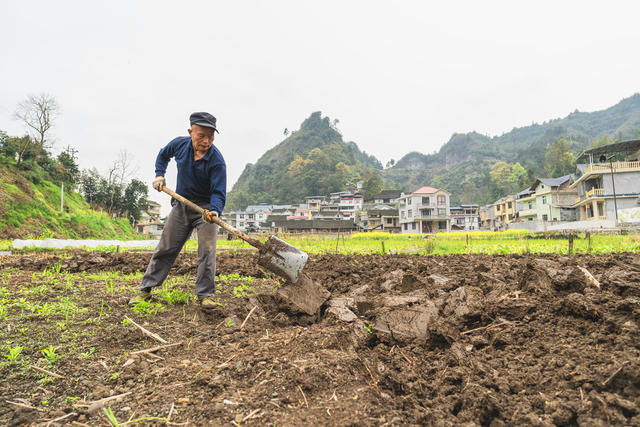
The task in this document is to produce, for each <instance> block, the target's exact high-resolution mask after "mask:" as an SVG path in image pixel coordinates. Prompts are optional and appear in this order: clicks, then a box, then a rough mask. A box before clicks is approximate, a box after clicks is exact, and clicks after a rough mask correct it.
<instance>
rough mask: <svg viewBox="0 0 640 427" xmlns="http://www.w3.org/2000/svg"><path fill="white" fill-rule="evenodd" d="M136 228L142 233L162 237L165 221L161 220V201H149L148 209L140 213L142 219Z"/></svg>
mask: <svg viewBox="0 0 640 427" xmlns="http://www.w3.org/2000/svg"><path fill="white" fill-rule="evenodd" d="M135 228H136V230H137V231H138V233H140V234H144V235H146V236H152V237H160V235H161V234H162V230H163V229H164V222H162V221H161V220H160V203H156V202H154V201H149V202H148V203H147V209H146V210H145V211H144V212H142V213H141V214H140V220H139V221H138V223H137V224H136V226H135Z"/></svg>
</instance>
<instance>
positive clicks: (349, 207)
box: [338, 194, 364, 219]
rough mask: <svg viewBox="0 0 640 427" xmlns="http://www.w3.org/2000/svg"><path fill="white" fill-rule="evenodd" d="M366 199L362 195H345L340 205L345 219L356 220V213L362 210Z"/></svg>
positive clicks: (341, 198) (341, 197)
mask: <svg viewBox="0 0 640 427" xmlns="http://www.w3.org/2000/svg"><path fill="white" fill-rule="evenodd" d="M363 203H364V197H363V196H362V195H361V194H345V195H342V196H340V203H339V204H338V206H339V210H340V214H341V215H342V218H344V219H355V218H356V212H357V211H361V210H362V205H363Z"/></svg>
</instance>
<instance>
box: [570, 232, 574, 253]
mask: <svg viewBox="0 0 640 427" xmlns="http://www.w3.org/2000/svg"><path fill="white" fill-rule="evenodd" d="M572 253H573V233H569V255H571V254H572Z"/></svg>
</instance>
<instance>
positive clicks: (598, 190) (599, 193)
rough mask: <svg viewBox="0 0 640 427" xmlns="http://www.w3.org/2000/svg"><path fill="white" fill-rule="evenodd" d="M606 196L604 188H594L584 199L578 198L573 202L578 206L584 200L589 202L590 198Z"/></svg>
mask: <svg viewBox="0 0 640 427" xmlns="http://www.w3.org/2000/svg"><path fill="white" fill-rule="evenodd" d="M603 196H604V188H592V189H591V190H589V191H587V192H586V193H585V194H584V197H580V196H578V197H576V198H575V200H574V201H573V204H574V205H577V204H578V203H580V202H581V201H583V200H587V199H588V198H589V197H603Z"/></svg>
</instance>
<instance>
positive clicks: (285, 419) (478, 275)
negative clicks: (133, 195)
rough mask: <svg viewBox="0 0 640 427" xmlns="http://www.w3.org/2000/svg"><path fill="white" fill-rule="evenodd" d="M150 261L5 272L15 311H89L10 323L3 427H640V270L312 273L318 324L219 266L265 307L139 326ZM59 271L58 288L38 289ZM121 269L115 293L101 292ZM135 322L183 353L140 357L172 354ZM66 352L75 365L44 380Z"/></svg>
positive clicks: (252, 303) (636, 263)
mask: <svg viewBox="0 0 640 427" xmlns="http://www.w3.org/2000/svg"><path fill="white" fill-rule="evenodd" d="M148 257H149V255H148V254H131V253H124V254H100V253H85V252H80V251H74V252H71V253H64V254H63V253H57V254H50V253H31V254H24V255H12V256H3V257H0V274H2V276H1V277H2V284H1V286H2V287H3V288H4V289H5V291H4V292H5V297H7V298H8V297H9V296H7V295H6V294H10V295H11V296H12V297H14V298H16V297H17V296H18V294H19V293H24V292H26V291H24V289H27V284H28V285H29V286H31V287H32V288H33V287H34V286H36V285H37V286H39V287H40V288H37V289H42V291H41V292H40V293H38V292H35V293H29V295H30V297H31V298H36V299H38V301H40V303H42V302H45V301H50V302H52V303H53V302H54V301H59V300H60V298H61V297H64V296H65V295H71V293H72V290H73V289H76V290H77V293H76V295H78V296H79V297H78V298H79V299H78V301H81V306H82V308H86V309H87V310H85V311H82V310H79V311H78V312H77V313H75V312H74V313H75V314H74V317H73V319H72V320H71V319H68V321H67V323H64V324H63V326H61V327H58V329H56V326H55V325H56V322H60V321H61V320H64V318H65V317H64V315H62V314H52V315H41V314H38V313H35V312H34V313H33V314H29V315H27V314H25V312H24V311H23V312H20V311H19V310H18V309H17V308H16V306H15V305H14V306H10V307H8V312H7V313H6V314H5V318H3V319H2V324H3V325H2V338H3V344H4V345H3V354H4V353H5V348H6V347H7V345H8V344H11V345H16V344H19V343H24V344H23V345H24V347H25V349H24V351H23V354H24V358H25V359H27V360H28V363H25V362H23V363H17V362H16V363H9V362H7V359H6V358H4V357H3V360H4V362H3V364H2V365H1V370H0V376H1V377H2V386H1V387H0V401H2V404H1V405H0V424H3V425H22V424H37V423H43V424H46V423H47V422H48V421H50V420H53V419H56V418H61V417H64V416H65V415H68V414H71V415H69V416H67V417H66V418H64V419H62V420H61V421H59V423H60V424H63V423H66V424H70V423H71V422H75V423H84V424H90V425H108V422H107V417H106V415H105V412H104V411H103V408H102V407H108V408H111V409H112V411H113V414H114V416H115V418H117V419H118V420H119V421H120V422H124V421H127V420H129V419H132V420H139V421H138V422H140V423H142V424H145V425H149V424H151V425H153V424H157V425H166V424H172V425H187V423H188V425H202V424H215V425H221V424H222V425H232V424H235V425H267V424H268V425H309V424H316V425H331V424H333V425H402V424H420V425H469V426H471V425H484V426H500V425H581V426H594V425H596V426H597V425H640V358H639V355H640V256H638V255H630V254H615V255H609V256H572V257H564V256H557V255H548V256H521V255H504V256H484V255H475V256H474V255H451V256H430V257H423V256H412V255H384V256H383V255H368V256H339V255H324V256H312V257H311V259H310V261H309V264H308V266H307V269H306V271H307V272H308V273H309V275H310V276H311V277H312V278H313V279H315V280H316V281H318V282H319V283H321V284H323V285H324V286H325V287H327V288H328V289H329V290H330V291H331V293H332V301H330V303H329V304H327V306H326V307H325V309H324V310H323V312H322V314H321V315H320V316H319V317H318V318H317V319H312V318H309V317H301V316H296V315H288V314H285V313H282V312H280V311H278V310H277V306H278V304H277V301H276V300H275V299H274V297H273V292H274V290H275V288H276V287H277V286H278V281H277V280H276V279H275V278H273V277H270V275H268V274H265V273H264V272H262V271H260V270H259V269H258V268H257V267H256V264H255V261H256V256H255V255H254V254H249V253H242V254H235V253H221V254H220V255H219V258H218V273H219V274H222V275H229V274H232V273H240V274H241V275H243V276H250V277H252V278H254V280H253V281H252V283H251V287H252V290H251V292H250V293H249V294H250V295H240V296H239V297H238V295H236V296H234V295H233V293H232V292H229V289H230V287H232V286H233V283H230V284H227V285H228V287H227V288H226V290H225V289H222V286H221V291H223V292H222V293H221V295H220V300H221V303H222V305H221V307H220V308H219V309H218V310H216V311H215V312H213V313H210V314H203V313H201V312H200V310H199V309H198V307H197V305H196V304H195V303H194V302H190V303H188V304H186V305H168V306H166V308H165V309H164V310H163V311H160V312H159V313H157V314H155V315H152V316H141V315H140V314H138V313H137V312H135V311H133V310H132V309H131V308H130V307H128V306H127V300H128V298H129V297H130V296H131V289H132V286H133V285H134V284H133V282H132V281H131V280H130V279H126V278H125V275H124V274H126V273H132V272H135V271H137V270H142V271H144V269H145V267H146V264H147V261H148ZM196 264H197V262H196V258H195V255H191V254H189V255H181V257H180V258H179V259H178V262H177V264H176V267H175V268H174V270H173V271H172V276H170V277H173V278H175V279H176V280H175V283H177V285H176V286H178V287H181V289H182V290H185V291H189V292H191V289H192V283H193V280H192V279H191V278H190V276H188V274H189V273H190V274H191V275H195V269H196ZM52 266H57V267H56V269H57V270H59V271H56V272H55V273H53V274H51V275H50V277H56V278H58V279H57V280H52V279H47V280H44V281H43V280H42V277H41V276H37V275H35V276H34V274H33V273H34V272H42V271H43V270H44V269H45V268H47V267H49V268H50V269H51V268H52ZM113 270H119V271H121V272H122V273H124V274H123V275H120V276H117V277H120V278H122V279H117V280H116V282H118V281H120V280H122V283H120V282H118V283H116V284H115V286H113V284H112V283H107V286H105V282H106V280H102V279H95V278H92V277H93V276H91V275H87V273H89V272H105V271H113ZM585 271H586V273H585ZM82 272H84V273H82ZM65 273H67V276H69V277H72V279H69V280H71V282H72V284H73V288H71V287H70V286H67V285H68V284H69V281H68V280H67V282H64V280H62V277H63V276H64V275H65ZM69 273H73V274H72V275H69ZM83 274H84V275H83ZM590 274H592V277H589V276H590ZM127 280H129V282H127ZM44 282H46V283H44ZM65 283H66V284H67V285H65ZM254 291H255V292H254ZM254 293H255V294H254ZM33 295H36V296H33ZM253 307H257V308H256V309H255V310H254V311H253V313H252V315H251V316H250V317H249V318H248V319H247V321H246V324H245V325H244V327H243V328H241V324H242V323H243V321H244V320H245V318H246V317H247V314H248V313H249V311H250V310H251V309H252V308H253ZM98 313H99V314H98ZM125 316H128V317H130V318H131V319H133V320H134V321H135V322H137V323H138V324H140V325H142V326H143V327H144V328H146V329H148V330H149V331H151V332H154V333H156V334H158V335H159V336H161V337H162V338H164V339H166V340H167V341H168V342H169V343H176V344H178V345H176V346H173V347H167V348H163V349H160V350H158V351H156V352H155V353H140V354H131V353H133V352H134V351H136V350H143V349H148V348H151V347H154V346H158V345H161V344H160V343H159V342H157V341H154V340H153V339H151V338H149V337H147V336H145V335H143V333H142V332H141V331H140V330H139V329H137V328H136V327H135V326H134V325H132V324H128V323H127V322H123V320H124V318H125ZM65 328H66V329H65ZM21 329H22V330H21ZM56 331H57V332H56ZM50 344H53V345H54V346H55V345H57V346H58V347H59V350H58V351H59V352H60V354H61V356H62V357H60V359H59V360H57V361H56V362H55V363H52V364H46V363H45V360H44V359H43V358H42V355H41V351H40V349H41V348H46V347H48V346H49V345H50ZM90 349H93V350H90ZM87 354H88V355H87ZM29 365H36V366H38V367H41V368H46V369H47V370H50V371H54V372H55V373H57V374H58V375H60V376H61V378H55V377H51V376H48V375H46V374H43V373H41V372H40V371H37V370H34V369H33V368H30V367H29ZM125 393H129V394H126V395H124V396H122V397H121V398H119V399H113V400H111V401H108V402H102V404H101V402H99V400H100V399H103V398H105V397H109V396H117V395H121V394H125ZM6 401H10V402H13V403H5V402H6ZM141 418H143V419H142V420H140V419H141Z"/></svg>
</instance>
